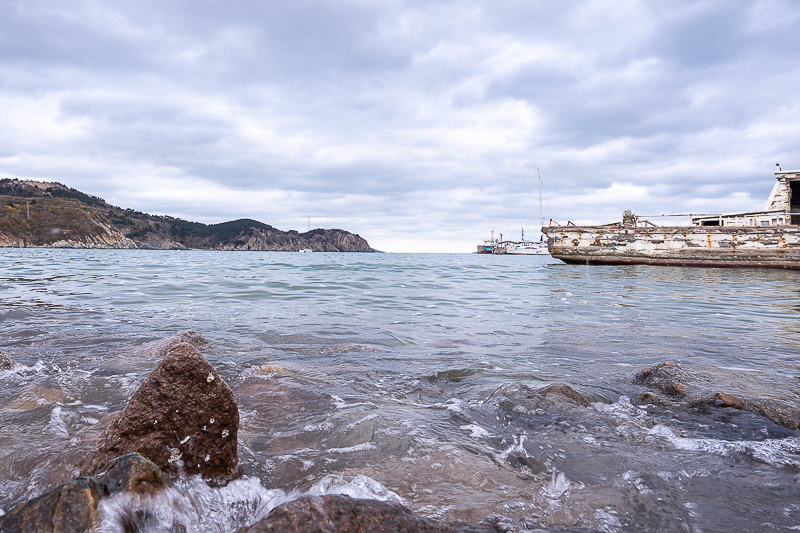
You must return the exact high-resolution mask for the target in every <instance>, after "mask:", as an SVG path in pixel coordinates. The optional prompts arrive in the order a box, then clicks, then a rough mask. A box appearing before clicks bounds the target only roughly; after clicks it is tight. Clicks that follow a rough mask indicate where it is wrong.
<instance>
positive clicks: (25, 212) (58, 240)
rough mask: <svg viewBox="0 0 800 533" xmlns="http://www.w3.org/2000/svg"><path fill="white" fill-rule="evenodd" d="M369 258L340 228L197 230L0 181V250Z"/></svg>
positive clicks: (238, 223) (50, 186)
mask: <svg viewBox="0 0 800 533" xmlns="http://www.w3.org/2000/svg"><path fill="white" fill-rule="evenodd" d="M9 246H13V247H53V248H150V249H162V250H168V249H204V250H264V251H297V250H301V249H311V250H313V251H315V252H371V251H372V248H371V247H370V246H369V243H367V241H366V240H364V239H363V238H361V237H359V236H358V235H354V234H352V233H349V232H347V231H344V230H340V229H315V230H312V231H309V232H306V233H298V232H296V231H281V230H279V229H276V228H273V227H272V226H269V225H267V224H264V223H263V222H258V221H257V220H250V219H240V220H233V221H230V222H223V223H221V224H210V225H209V224H201V223H199V222H188V221H186V220H181V219H179V218H174V217H168V216H156V215H148V214H147V213H141V212H139V211H134V210H132V209H122V208H119V207H116V206H113V205H110V204H108V203H106V202H105V201H104V200H103V199H101V198H97V197H96V196H90V195H88V194H85V193H82V192H80V191H77V190H75V189H71V188H69V187H66V186H65V185H62V184H60V183H44V182H37V181H20V180H10V179H4V180H0V247H9Z"/></svg>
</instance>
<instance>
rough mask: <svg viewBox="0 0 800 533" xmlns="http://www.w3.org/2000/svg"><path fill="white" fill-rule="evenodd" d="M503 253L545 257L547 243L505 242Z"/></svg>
mask: <svg viewBox="0 0 800 533" xmlns="http://www.w3.org/2000/svg"><path fill="white" fill-rule="evenodd" d="M505 250H506V251H505V253H507V254H511V255H547V254H548V253H549V252H548V251H547V243H546V242H544V241H543V240H542V241H521V242H506V246H505Z"/></svg>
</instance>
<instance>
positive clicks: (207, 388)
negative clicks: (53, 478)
mask: <svg viewBox="0 0 800 533" xmlns="http://www.w3.org/2000/svg"><path fill="white" fill-rule="evenodd" d="M238 430H239V409H238V408H237V406H236V400H235V399H234V397H233V393H232V392H231V390H230V388H229V387H228V385H227V384H226V383H225V381H223V380H222V378H221V377H219V375H218V374H217V373H216V371H214V369H213V368H212V367H211V365H210V364H208V361H206V360H205V359H204V358H203V356H202V355H200V352H198V351H197V349H196V348H195V347H194V346H192V345H190V344H187V343H182V344H177V345H175V346H173V347H172V348H170V349H169V352H168V353H167V355H166V356H165V357H164V359H163V360H162V361H161V362H160V363H159V365H158V366H157V367H156V369H155V370H153V372H152V373H151V374H150V375H149V376H148V377H147V379H145V381H144V382H143V383H142V385H141V386H140V387H139V389H138V390H137V391H136V392H135V393H134V395H133V397H132V398H131V401H130V402H129V403H128V405H127V406H126V407H125V409H124V410H123V411H122V412H121V413H119V414H118V415H117V417H116V419H115V420H113V421H112V422H111V424H110V425H109V428H108V430H107V432H106V434H105V437H104V439H103V442H102V444H101V446H100V449H99V451H98V453H97V454H96V455H95V456H94V458H93V459H92V460H91V461H90V462H89V463H88V465H87V467H86V468H85V471H86V472H89V473H91V472H95V471H96V470H97V468H98V467H99V466H100V465H102V464H104V463H105V462H106V461H108V460H109V459H111V458H113V457H116V456H119V455H124V454H128V453H132V452H138V453H140V454H142V455H144V456H145V457H147V458H148V459H150V460H151V461H153V462H154V463H155V464H157V465H158V466H159V467H160V468H161V469H162V470H164V471H165V472H169V473H177V472H178V467H179V466H180V464H182V465H183V468H184V471H185V472H186V473H187V474H200V475H202V476H203V477H204V478H205V479H207V480H212V481H216V482H225V481H227V480H230V479H232V478H233V477H234V474H235V472H236V467H237V461H238V456H237V447H236V445H237V443H236V438H237V433H238Z"/></svg>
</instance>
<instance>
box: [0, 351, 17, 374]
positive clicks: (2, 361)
mask: <svg viewBox="0 0 800 533" xmlns="http://www.w3.org/2000/svg"><path fill="white" fill-rule="evenodd" d="M15 364H17V363H16V362H15V361H14V360H13V359H11V356H10V355H8V354H7V353H6V352H0V370H11V368H12V367H13V366H14V365H15Z"/></svg>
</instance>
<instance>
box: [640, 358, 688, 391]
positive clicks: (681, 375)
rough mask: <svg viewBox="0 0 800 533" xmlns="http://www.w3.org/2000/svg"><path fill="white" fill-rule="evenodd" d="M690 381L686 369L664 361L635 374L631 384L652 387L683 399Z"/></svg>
mask: <svg viewBox="0 0 800 533" xmlns="http://www.w3.org/2000/svg"><path fill="white" fill-rule="evenodd" d="M690 379H691V377H690V375H689V372H688V371H687V370H686V369H684V368H683V367H681V366H680V365H678V364H677V363H674V362H672V361H665V362H663V363H658V364H657V365H655V366H653V367H650V368H647V369H645V370H642V371H641V372H639V373H638V374H636V376H635V377H634V378H633V384H634V385H643V386H645V387H653V388H656V389H658V390H660V391H661V392H663V393H665V394H669V395H670V396H678V397H684V396H686V391H687V389H688V388H689V385H688V382H689V381H690Z"/></svg>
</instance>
